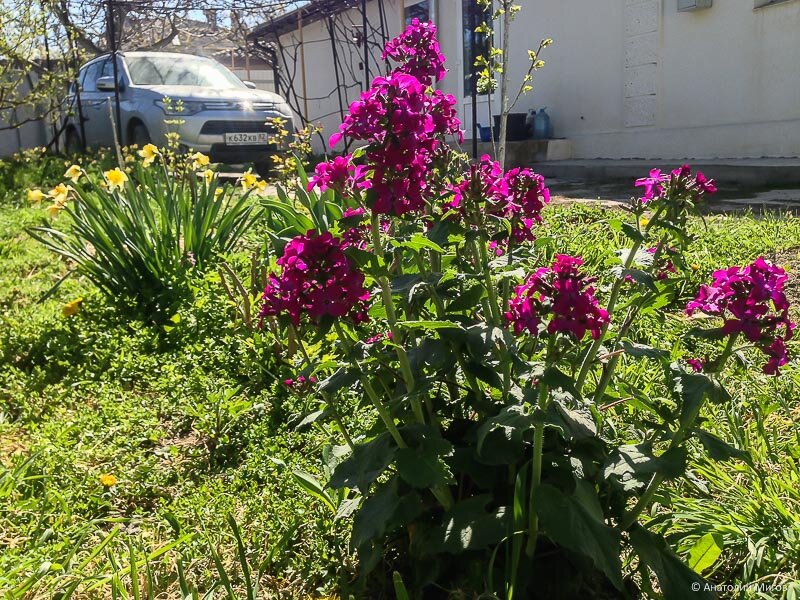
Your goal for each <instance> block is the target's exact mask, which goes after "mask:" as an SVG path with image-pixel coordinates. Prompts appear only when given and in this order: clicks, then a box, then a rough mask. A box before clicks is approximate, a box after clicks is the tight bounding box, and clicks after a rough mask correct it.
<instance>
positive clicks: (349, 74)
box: [278, 0, 402, 152]
mask: <svg viewBox="0 0 800 600" xmlns="http://www.w3.org/2000/svg"><path fill="white" fill-rule="evenodd" d="M401 3H402V0H384V11H385V20H386V27H385V29H386V35H387V38H388V39H391V38H392V37H394V36H396V35H397V34H398V33H399V32H400V27H401V17H400V15H401V13H400V4H401ZM367 17H368V20H369V23H370V25H371V29H370V31H371V36H370V40H371V41H374V42H378V44H377V45H376V46H375V47H371V54H370V61H369V70H370V77H371V78H374V77H376V76H378V75H381V74H384V72H385V66H384V62H383V61H381V59H380V54H381V49H380V48H379V47H378V46H380V43H379V42H380V36H379V29H380V14H379V9H378V3H377V2H368V3H367ZM361 30H362V17H361V12H360V10H358V9H350V10H347V11H344V12H343V13H340V14H339V15H337V17H336V28H335V38H336V51H337V54H338V56H339V63H340V70H339V79H340V89H341V93H342V103H343V106H344V112H345V114H346V113H347V108H348V106H349V105H350V103H351V102H353V101H354V100H356V99H357V98H358V96H359V95H360V94H361V92H362V91H363V89H364V82H365V73H364V68H363V53H364V49H363V48H364V47H363V45H360V44H357V43H355V42H354V41H353V38H354V37H355V35H357V34H359V33H360V32H361ZM301 39H302V47H303V48H304V49H305V52H304V53H305V90H306V91H305V94H304V93H303V89H304V84H303V70H302V54H301ZM280 46H281V47H282V51H281V50H279V51H278V61H279V63H280V65H281V69H280V78H281V82H280V85H281V90H279V91H281V92H284V91H285V88H286V85H287V81H289V80H291V81H292V89H293V90H294V93H295V94H296V95H297V97H294V95H292V94H290V95H289V96H290V97H288V98H287V99H288V100H289V103H290V104H291V106H292V107H293V109H294V110H295V112H296V123H297V124H298V126H299V125H300V123H301V122H302V121H301V119H300V118H299V117H300V115H301V114H302V113H303V112H305V110H306V104H307V107H308V112H307V115H306V116H307V119H308V120H309V121H311V122H312V123H314V124H320V125H322V129H323V133H322V137H323V138H324V140H325V144H324V145H323V143H322V141H321V140H320V139H319V138H318V137H317V138H315V139H314V140H313V145H314V150H315V151H316V152H322V151H324V150H326V149H327V140H328V138H329V137H330V135H331V134H332V133H334V132H335V131H336V130H338V128H339V125H340V124H341V122H342V118H341V114H340V111H339V99H338V94H337V86H336V72H335V70H334V60H333V49H332V46H331V38H330V33H329V31H328V25H327V21H326V20H321V21H315V22H311V23H308V24H306V25H304V26H303V31H302V38H301V33H300V31H299V30H297V29H296V30H295V31H293V32H290V33H287V34H285V35H283V36H281V38H280ZM303 96H305V98H306V99H307V101H306V102H304V99H303ZM342 148H343V146H342V144H341V143H340V145H339V146H338V147H337V148H335V149H334V150H338V151H341V150H342Z"/></svg>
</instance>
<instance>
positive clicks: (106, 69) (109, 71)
mask: <svg viewBox="0 0 800 600" xmlns="http://www.w3.org/2000/svg"><path fill="white" fill-rule="evenodd" d="M113 76H114V65H113V63H112V62H111V60H106V61H105V62H104V63H103V70H102V71H100V77H113Z"/></svg>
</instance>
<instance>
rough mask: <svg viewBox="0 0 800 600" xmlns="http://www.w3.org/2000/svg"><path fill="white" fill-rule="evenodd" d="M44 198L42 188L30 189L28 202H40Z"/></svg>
mask: <svg viewBox="0 0 800 600" xmlns="http://www.w3.org/2000/svg"><path fill="white" fill-rule="evenodd" d="M42 200H44V192H43V191H42V190H40V189H38V188H37V189H32V190H28V202H30V203H31V204H39V202H41V201H42Z"/></svg>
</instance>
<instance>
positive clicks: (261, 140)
mask: <svg viewBox="0 0 800 600" xmlns="http://www.w3.org/2000/svg"><path fill="white" fill-rule="evenodd" d="M264 144H269V134H268V133H267V132H265V131H258V132H256V131H254V132H246V133H226V134H225V145H227V146H259V145H264Z"/></svg>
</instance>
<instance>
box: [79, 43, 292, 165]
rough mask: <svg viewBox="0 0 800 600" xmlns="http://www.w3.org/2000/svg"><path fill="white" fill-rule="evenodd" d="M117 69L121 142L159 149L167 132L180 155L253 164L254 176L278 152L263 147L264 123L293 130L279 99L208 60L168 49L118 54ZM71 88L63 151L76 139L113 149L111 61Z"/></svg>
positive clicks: (84, 72)
mask: <svg viewBox="0 0 800 600" xmlns="http://www.w3.org/2000/svg"><path fill="white" fill-rule="evenodd" d="M117 69H118V73H119V94H120V112H121V116H120V117H121V118H120V122H121V124H122V128H121V130H122V140H121V142H122V144H123V145H126V144H138V145H139V146H142V145H143V144H147V143H150V142H152V143H154V144H156V145H157V146H164V145H165V144H166V142H167V133H170V132H175V133H177V134H178V135H179V136H180V144H181V146H182V148H183V149H185V150H193V151H199V152H203V153H204V154H207V155H209V156H210V157H211V159H212V161H214V162H221V163H226V164H242V163H254V164H255V166H256V168H257V169H258V170H259V171H260V172H261V171H263V170H267V169H268V168H269V164H270V162H271V160H270V157H271V155H272V154H275V153H276V152H279V151H281V150H282V149H281V148H278V147H276V146H275V145H274V144H272V143H271V139H272V136H273V134H274V127H273V126H272V125H271V124H270V123H269V122H268V120H269V119H271V118H273V117H280V118H282V119H285V120H286V122H287V124H286V127H285V128H286V129H287V130H288V131H289V132H290V133H291V132H293V130H294V127H293V121H292V112H291V109H290V108H289V106H288V105H287V103H286V101H285V100H284V99H283V98H281V97H280V96H279V95H278V94H274V93H272V92H267V91H263V90H257V89H255V85H254V84H252V83H250V82H247V81H242V80H240V79H239V78H238V77H236V75H234V74H233V73H231V72H230V71H229V70H228V69H226V68H225V67H224V66H223V65H221V64H220V63H218V62H216V61H214V60H211V59H208V58H203V57H200V56H192V55H188V54H177V53H171V52H119V53H118V62H117ZM77 85H79V86H80V94H79V96H80V99H79V102H80V104H78V98H76V94H75V87H74V85H73V88H72V89H71V90H70V95H69V97H68V98H67V102H68V105H69V106H70V107H71V108H70V111H69V114H70V116H69V117H68V123H67V126H66V127H65V129H64V132H65V135H66V140H65V147H66V149H67V150H68V151H71V152H74V151H78V150H80V149H81V147H82V146H83V142H84V140H83V139H82V136H84V135H85V143H86V146H88V147H111V146H113V144H114V132H113V129H112V123H113V121H112V120H111V119H112V117H111V116H112V114H113V115H114V116H115V117H116V112H115V102H114V65H113V63H112V61H111V56H110V55H105V56H101V57H99V58H96V59H94V60H92V61H91V62H88V63H86V64H85V65H84V66H83V67H81V69H80V72H79V75H78V81H77ZM80 114H82V115H83V127H81V124H80V120H79V115H80Z"/></svg>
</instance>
